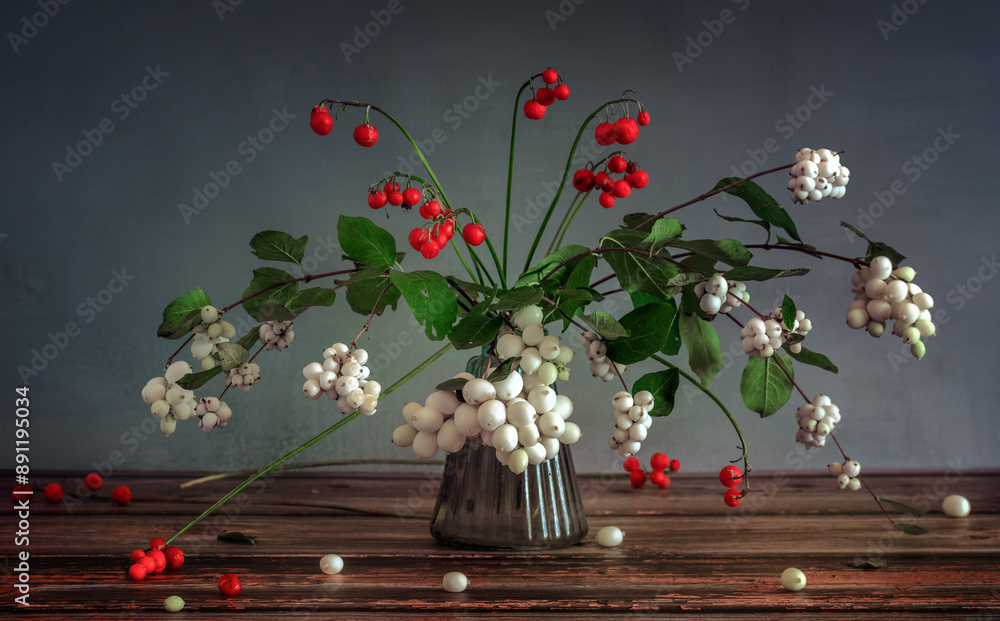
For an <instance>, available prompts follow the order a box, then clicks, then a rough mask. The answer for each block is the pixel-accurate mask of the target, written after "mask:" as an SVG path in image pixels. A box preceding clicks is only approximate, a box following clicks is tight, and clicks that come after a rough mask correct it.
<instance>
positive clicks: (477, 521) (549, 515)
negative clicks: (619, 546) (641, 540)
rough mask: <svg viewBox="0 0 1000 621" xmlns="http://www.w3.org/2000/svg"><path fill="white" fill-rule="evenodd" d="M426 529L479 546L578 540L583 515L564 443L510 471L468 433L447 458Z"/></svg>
mask: <svg viewBox="0 0 1000 621" xmlns="http://www.w3.org/2000/svg"><path fill="white" fill-rule="evenodd" d="M431 534H432V535H434V537H435V538H436V539H438V540H439V541H441V542H442V543H445V544H448V545H451V546H456V547H460V548H471V549H478V550H546V549H551V548H562V547H566V546H571V545H573V544H575V543H578V542H579V541H580V540H581V539H583V537H584V536H585V535H586V534H587V516H586V514H585V513H584V510H583V500H582V498H581V497H580V491H579V489H578V488H577V484H576V472H575V471H574V470H573V457H572V455H570V450H569V447H568V446H565V445H563V446H561V447H560V450H559V454H558V455H557V456H556V457H554V458H552V459H549V460H547V461H545V462H544V463H542V464H539V465H537V466H528V468H527V470H525V471H524V472H523V473H521V474H514V473H513V472H511V471H510V469H509V468H507V466H504V465H503V464H501V463H500V462H499V461H498V460H497V458H496V453H495V449H493V448H492V447H489V446H485V445H483V443H482V441H481V440H480V439H479V438H470V439H469V440H468V441H467V442H466V443H465V447H464V448H463V449H462V450H460V451H458V452H456V453H453V454H451V455H449V456H448V457H447V459H446V460H445V465H444V474H443V477H442V479H441V488H440V491H439V492H438V499H437V504H436V505H435V507H434V513H433V514H432V516H431Z"/></svg>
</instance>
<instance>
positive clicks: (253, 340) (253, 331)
mask: <svg viewBox="0 0 1000 621" xmlns="http://www.w3.org/2000/svg"><path fill="white" fill-rule="evenodd" d="M235 342H236V344H237V345H242V346H243V348H244V349H247V350H249V349H250V348H251V347H253V346H254V345H256V344H257V343H259V342H260V326H259V325H258V326H254V327H252V328H250V331H249V332H247V333H246V334H244V335H243V336H241V337H240V340H238V341H235Z"/></svg>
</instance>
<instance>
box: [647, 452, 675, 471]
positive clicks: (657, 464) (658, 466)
mask: <svg viewBox="0 0 1000 621" xmlns="http://www.w3.org/2000/svg"><path fill="white" fill-rule="evenodd" d="M649 467H650V468H652V469H653V470H666V469H667V468H669V467H670V458H669V457H667V456H666V455H664V454H663V453H653V456H652V457H650V458H649Z"/></svg>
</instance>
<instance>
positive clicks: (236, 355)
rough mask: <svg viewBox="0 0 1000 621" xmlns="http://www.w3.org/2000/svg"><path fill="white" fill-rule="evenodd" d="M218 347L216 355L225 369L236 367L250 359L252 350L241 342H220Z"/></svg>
mask: <svg viewBox="0 0 1000 621" xmlns="http://www.w3.org/2000/svg"><path fill="white" fill-rule="evenodd" d="M216 349H218V353H216V354H215V355H214V357H215V359H216V360H218V361H219V365H220V366H221V367H222V370H223V371H228V370H229V369H235V368H236V367H238V366H240V365H241V364H243V363H244V362H246V361H247V360H249V359H250V352H249V351H247V348H246V347H243V346H242V345H240V344H239V343H219V344H218V345H216Z"/></svg>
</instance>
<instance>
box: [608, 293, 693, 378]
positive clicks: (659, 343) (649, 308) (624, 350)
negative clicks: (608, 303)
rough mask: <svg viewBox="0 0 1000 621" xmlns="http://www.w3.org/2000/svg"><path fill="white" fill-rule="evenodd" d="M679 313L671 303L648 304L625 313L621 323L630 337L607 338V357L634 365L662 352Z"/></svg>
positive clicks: (620, 362)
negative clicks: (672, 324) (671, 326)
mask: <svg viewBox="0 0 1000 621" xmlns="http://www.w3.org/2000/svg"><path fill="white" fill-rule="evenodd" d="M676 313H677V311H676V310H674V309H673V308H671V307H670V306H669V305H668V304H645V305H643V306H640V307H639V308H636V309H634V310H632V311H631V312H629V313H626V314H625V315H623V316H622V318H621V320H620V323H621V325H622V327H624V328H625V329H626V330H627V331H628V333H629V335H630V336H622V337H618V338H616V339H608V340H607V346H608V359H610V360H612V361H614V362H617V363H619V364H635V363H637V362H642V361H643V360H645V359H646V358H649V357H650V356H652V355H653V354H655V353H657V352H658V351H660V349H661V348H662V347H663V345H664V343H666V341H667V334H668V333H669V332H670V322H671V321H672V320H673V318H674V315H676Z"/></svg>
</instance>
